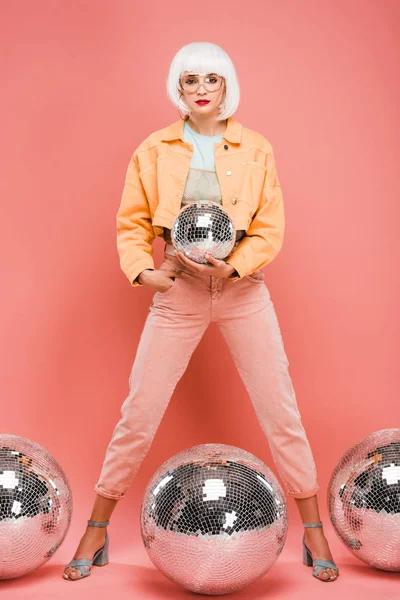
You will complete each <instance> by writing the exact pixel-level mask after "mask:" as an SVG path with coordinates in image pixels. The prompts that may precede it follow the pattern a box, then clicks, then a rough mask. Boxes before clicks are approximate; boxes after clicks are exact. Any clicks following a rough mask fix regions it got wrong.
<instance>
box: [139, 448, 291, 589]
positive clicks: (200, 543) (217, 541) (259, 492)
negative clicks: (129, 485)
mask: <svg viewBox="0 0 400 600" xmlns="http://www.w3.org/2000/svg"><path fill="white" fill-rule="evenodd" d="M140 525H141V533H142V539H143V542H144V545H145V547H146V549H147V552H148V554H149V557H150V559H151V560H152V562H153V563H154V565H155V566H156V567H157V568H158V569H160V571H161V572H162V573H163V574H164V575H165V576H166V577H168V578H169V579H170V580H172V581H174V582H175V583H177V584H179V585H182V586H183V587H184V588H186V589H187V590H190V591H193V592H197V593H200V594H208V595H218V594H226V593H230V592H233V591H237V590H240V589H241V588H244V587H246V586H247V585H249V584H250V583H253V582H254V581H256V580H257V579H259V578H260V577H262V576H263V575H264V574H265V573H266V572H267V571H268V569H270V568H271V566H272V565H273V564H274V563H275V561H276V560H277V558H278V556H279V554H280V552H282V549H283V546H284V544H285V540H286V534H287V526H288V522H287V504H286V499H285V495H284V493H283V491H282V488H281V486H280V484H279V482H278V480H277V478H276V477H275V475H274V474H273V473H272V471H271V470H270V469H269V468H268V467H267V466H266V465H265V464H264V463H263V462H262V461H261V460H259V459H258V458H256V457H255V456H253V455H252V454H250V453H249V452H246V451H245V450H242V449H240V448H236V447H234V446H228V445H226V444H202V445H200V446H194V447H193V448H189V449H187V450H184V451H182V452H180V453H178V454H176V455H175V456H173V457H172V458H170V459H169V460H167V461H166V462H165V463H164V464H163V465H161V467H160V468H159V469H158V470H157V471H156V473H155V474H154V475H153V477H152V478H151V479H150V481H149V483H148V485H147V487H146V490H145V492H144V496H143V500H142V505H141V509H140Z"/></svg>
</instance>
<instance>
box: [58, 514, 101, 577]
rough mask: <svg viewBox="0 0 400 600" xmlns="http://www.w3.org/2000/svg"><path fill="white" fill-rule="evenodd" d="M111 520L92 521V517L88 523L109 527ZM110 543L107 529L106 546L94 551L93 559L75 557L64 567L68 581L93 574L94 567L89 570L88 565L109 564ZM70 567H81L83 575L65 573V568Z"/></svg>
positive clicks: (94, 525) (99, 565) (64, 574)
mask: <svg viewBox="0 0 400 600" xmlns="http://www.w3.org/2000/svg"><path fill="white" fill-rule="evenodd" d="M109 522H110V521H91V520H90V519H89V520H88V524H89V525H93V527H107V525H108V524H109ZM108 544H109V538H108V531H106V539H105V543H104V546H102V547H101V548H99V550H97V551H96V552H95V553H94V555H93V558H92V560H90V558H73V559H72V560H71V562H69V563H68V564H67V565H66V566H65V567H64V573H63V577H64V579H67V580H68V581H75V580H76V581H78V580H79V579H82V578H83V577H88V575H90V574H91V572H92V569H89V570H87V569H86V567H91V566H92V565H95V566H96V567H104V566H105V565H108ZM68 567H76V568H77V569H79V571H80V572H81V576H80V577H75V578H72V577H69V576H68V574H67V573H65V569H67V568H68Z"/></svg>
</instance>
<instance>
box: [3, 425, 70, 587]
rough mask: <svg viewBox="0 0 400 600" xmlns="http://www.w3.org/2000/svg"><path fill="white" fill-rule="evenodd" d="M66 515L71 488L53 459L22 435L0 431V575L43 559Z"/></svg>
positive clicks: (63, 531)
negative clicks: (1, 432) (0, 432)
mask: <svg viewBox="0 0 400 600" xmlns="http://www.w3.org/2000/svg"><path fill="white" fill-rule="evenodd" d="M71 515H72V494H71V488H70V485H69V482H68V479H67V477H66V475H65V473H64V471H63V470H62V468H61V467H60V465H59V464H58V463H57V461H56V460H55V458H54V457H53V456H52V455H51V454H50V453H49V452H47V450H45V448H43V447H42V446H40V445H39V444H37V443H36V442H33V441H31V440H29V439H27V438H23V437H19V436H17V435H10V434H0V579H12V578H14V577H20V576H21V575H25V574H26V573H29V572H30V571H33V570H35V569H37V568H38V567H40V566H41V565H43V564H44V563H45V562H47V561H48V560H49V559H50V558H51V557H52V556H53V554H54V552H55V551H56V550H57V548H58V547H59V546H60V545H61V543H62V541H63V540H64V538H65V536H66V535H67V532H68V528H69V524H70V521H71Z"/></svg>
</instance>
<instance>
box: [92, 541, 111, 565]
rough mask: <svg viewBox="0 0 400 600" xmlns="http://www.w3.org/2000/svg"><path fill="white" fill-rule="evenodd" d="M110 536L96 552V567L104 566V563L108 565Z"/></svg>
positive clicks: (94, 562) (94, 560)
mask: <svg viewBox="0 0 400 600" xmlns="http://www.w3.org/2000/svg"><path fill="white" fill-rule="evenodd" d="M108 562H109V561H108V536H107V538H106V541H105V544H104V546H103V548H100V550H98V551H97V552H96V554H95V555H94V557H93V564H94V565H95V566H96V567H104V565H108Z"/></svg>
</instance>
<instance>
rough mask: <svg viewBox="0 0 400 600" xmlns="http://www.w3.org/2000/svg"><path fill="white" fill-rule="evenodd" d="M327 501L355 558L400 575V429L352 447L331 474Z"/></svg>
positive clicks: (334, 521) (365, 438) (384, 432)
mask: <svg viewBox="0 0 400 600" xmlns="http://www.w3.org/2000/svg"><path fill="white" fill-rule="evenodd" d="M327 502H328V509H329V514H330V518H331V521H332V523H333V526H334V528H335V531H336V533H337V534H338V536H339V538H340V539H341V540H342V542H343V543H344V544H345V545H346V546H347V548H348V549H349V550H350V551H351V552H352V553H353V554H354V555H355V556H357V557H358V558H359V559H361V560H362V561H364V562H366V563H367V564H369V565H371V566H373V567H376V568H378V569H383V570H385V571H400V429H382V430H380V431H376V432H374V433H372V434H371V435H368V436H366V437H364V438H362V439H361V440H360V441H358V442H356V443H355V444H354V445H353V446H351V448H349V449H348V450H347V452H345V454H344V455H343V456H342V457H341V459H340V460H339V462H338V463H337V465H336V466H335V468H334V470H333V472H332V475H331V478H330V481H329V484H328V490H327Z"/></svg>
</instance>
